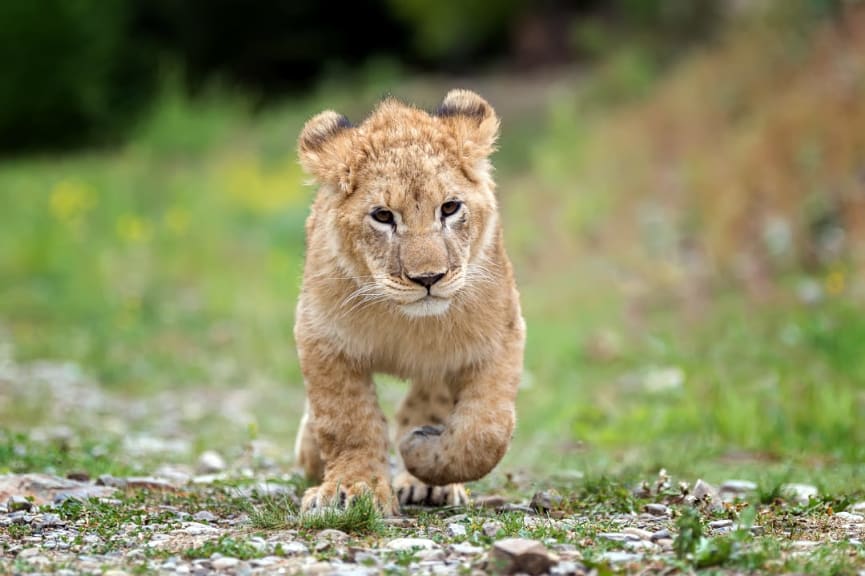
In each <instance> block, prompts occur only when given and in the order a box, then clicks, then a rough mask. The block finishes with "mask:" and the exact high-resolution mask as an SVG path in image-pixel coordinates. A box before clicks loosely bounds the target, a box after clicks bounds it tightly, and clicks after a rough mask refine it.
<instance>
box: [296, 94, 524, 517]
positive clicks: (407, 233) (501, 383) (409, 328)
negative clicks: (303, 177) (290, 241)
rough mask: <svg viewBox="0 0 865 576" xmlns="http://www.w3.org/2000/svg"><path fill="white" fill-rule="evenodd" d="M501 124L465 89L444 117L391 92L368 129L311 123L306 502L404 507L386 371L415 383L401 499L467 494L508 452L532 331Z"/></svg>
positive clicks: (301, 319)
mask: <svg viewBox="0 0 865 576" xmlns="http://www.w3.org/2000/svg"><path fill="white" fill-rule="evenodd" d="M498 126H499V120H498V118H497V117H496V114H495V112H494V111H493V109H492V107H491V106H490V105H489V104H488V103H487V102H485V101H484V100H483V99H482V98H480V97H479V96H478V95H476V94H474V93H472V92H468V91H465V90H454V91H451V92H450V93H449V94H448V95H447V96H446V97H445V99H444V101H443V102H442V105H441V107H440V109H439V111H438V112H437V113H434V114H429V113H426V112H424V111H422V110H419V109H416V108H413V107H410V106H407V105H405V104H403V103H400V102H397V101H395V100H390V99H389V100H385V101H383V102H382V103H381V104H379V106H378V107H377V109H376V110H375V111H374V112H373V113H372V115H371V116H370V117H369V118H368V119H367V120H366V121H364V122H363V123H362V124H360V125H359V126H357V127H353V126H351V125H349V124H348V121H347V120H346V119H345V118H344V117H342V116H340V115H339V114H337V113H335V112H331V111H328V112H323V113H321V114H319V115H318V116H316V117H314V118H312V119H311V120H310V121H309V122H308V123H307V124H306V126H305V127H304V129H303V132H302V133H301V135H300V140H299V146H298V148H299V155H300V161H301V164H302V165H303V167H304V169H305V170H306V171H307V172H308V173H309V174H310V175H311V176H312V177H313V179H314V181H315V182H316V183H317V184H318V185H319V192H318V195H317V197H316V199H315V202H314V204H313V207H312V212H311V214H310V216H309V219H308V220H307V256H306V265H305V269H304V277H303V288H302V290H301V296H300V300H299V302H298V307H297V323H296V325H295V339H296V341H297V347H298V356H299V359H300V365H301V369H302V371H303V375H304V378H305V381H306V390H307V400H308V402H307V408H306V414H305V415H304V419H303V422H302V424H301V430H300V432H299V435H298V442H297V456H298V461H299V462H300V464H301V465H302V466H303V467H304V469H305V471H306V473H307V475H308V476H310V477H311V478H315V479H318V480H321V485H320V486H317V487H315V488H311V489H310V490H309V491H308V492H307V494H306V495H305V496H304V507H305V508H311V507H317V506H325V505H330V504H334V503H339V502H341V501H348V500H350V499H351V498H353V497H354V496H356V495H358V494H360V493H362V492H364V491H372V492H373V494H374V497H375V499H376V502H377V503H378V505H379V506H380V507H381V508H382V510H384V511H385V512H387V513H394V512H396V510H397V509H398V506H397V498H395V497H394V495H393V492H392V491H391V487H390V481H389V467H388V463H387V451H388V437H387V423H386V421H385V418H384V416H383V415H382V413H381V410H380V409H379V406H378V399H377V397H376V391H375V386H374V383H373V380H372V374H373V373H375V372H381V373H388V374H393V375H395V376H397V377H400V378H404V379H408V380H411V382H412V387H411V391H410V392H409V395H408V397H407V398H406V400H405V402H404V403H403V405H402V406H401V408H400V410H399V413H398V416H397V441H398V445H399V451H400V454H401V457H402V461H403V464H404V467H405V470H407V472H402V473H400V474H399V475H398V477H397V479H396V482H395V487H396V489H397V495H398V499H399V501H400V502H402V503H403V504H415V503H432V504H442V503H461V502H464V501H465V492H464V490H463V489H462V487H461V486H459V485H458V484H459V483H461V482H466V481H470V480H476V479H478V478H481V477H483V476H485V475H486V474H487V473H489V472H490V470H492V469H493V467H494V466H495V465H496V464H497V463H498V462H499V461H500V460H501V458H502V456H504V454H505V451H506V450H507V448H508V445H509V443H510V439H511V435H512V433H513V429H514V424H515V413H514V401H515V397H516V391H517V385H518V383H519V380H520V376H521V372H522V361H523V360H522V359H523V344H524V339H525V325H524V322H523V319H522V316H521V312H520V305H519V295H518V293H517V289H516V286H515V282H514V278H513V273H512V270H511V265H510V262H509V261H508V258H507V255H506V254H505V250H504V244H503V241H502V233H501V228H500V226H499V223H498V213H497V207H496V199H495V194H494V184H493V181H492V177H491V174H490V170H491V168H490V164H489V160H488V158H489V155H490V154H491V153H492V151H493V150H494V146H495V140H496V137H497V135H498ZM453 201H459V202H461V203H462V204H461V206H460V207H459V208H458V210H457V212H456V213H455V214H453V215H452V216H445V215H443V213H442V205H443V204H444V203H446V202H453ZM450 206H452V205H450ZM375 209H384V210H389V211H391V213H392V214H393V215H394V216H393V218H394V222H393V224H387V223H385V224H383V223H381V222H378V221H376V220H375V219H374V218H373V217H372V215H371V214H372V213H373V212H374V211H375ZM439 274H443V276H442V277H441V279H440V280H438V281H437V282H436V283H434V284H432V286H430V287H429V288H427V287H425V286H423V285H422V284H420V283H418V280H417V278H418V277H422V276H429V275H439ZM412 277H414V278H416V280H415V281H412V280H411V278H412ZM427 485H429V486H427ZM430 486H435V487H444V488H431V487H430Z"/></svg>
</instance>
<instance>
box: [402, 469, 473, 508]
mask: <svg viewBox="0 0 865 576" xmlns="http://www.w3.org/2000/svg"><path fill="white" fill-rule="evenodd" d="M393 490H394V492H395V493H396V497H397V499H398V500H399V503H400V505H401V506H464V505H466V504H468V503H469V495H468V492H466V489H465V488H464V487H463V485H462V484H448V485H447V486H429V485H428V484H424V483H423V482H421V481H420V480H418V479H417V478H415V477H414V476H412V475H411V474H409V473H408V472H400V473H399V474H398V475H397V477H396V478H395V479H394V481H393Z"/></svg>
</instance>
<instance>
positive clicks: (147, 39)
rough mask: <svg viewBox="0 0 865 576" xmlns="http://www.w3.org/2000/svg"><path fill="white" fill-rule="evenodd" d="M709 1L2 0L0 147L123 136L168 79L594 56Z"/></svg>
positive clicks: (664, 27) (263, 83)
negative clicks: (336, 1)
mask: <svg viewBox="0 0 865 576" xmlns="http://www.w3.org/2000/svg"><path fill="white" fill-rule="evenodd" d="M720 5H721V2H720V0H707V1H706V2H701V3H699V5H697V4H694V3H690V2H683V1H681V0H615V1H613V2H599V1H581V2H578V1H566V0H552V1H549V2H543V3H532V2H528V1H527V0H504V1H498V0H468V1H463V2H457V1H454V0H446V1H435V2H434V1H431V0H376V1H372V2H365V3H347V4H344V5H341V6H340V7H339V8H338V9H336V8H334V7H333V6H330V5H329V4H326V3H320V2H313V1H287V0H262V1H260V2H254V3H240V2H237V1H236V0H210V1H204V0H189V1H185V2H178V1H176V0H104V1H98V0H68V1H62V0H6V1H4V2H2V3H0V23H2V24H0V69H2V70H3V76H4V78H3V82H2V83H0V150H6V151H20V150H22V149H27V148H33V147H43V148H46V147H47V148H59V147H64V146H68V145H76V144H82V143H92V142H97V143H104V142H110V141H114V140H116V139H117V138H120V137H124V136H125V135H126V134H127V129H128V128H129V127H130V126H132V125H133V124H134V121H135V120H136V119H137V118H138V114H139V112H141V110H142V108H143V107H144V106H146V105H148V104H152V102H153V101H154V97H155V96H156V95H157V93H158V92H159V90H160V89H161V86H160V85H161V84H162V83H164V82H166V81H171V80H172V79H177V78H179V77H182V78H183V79H184V86H185V88H188V89H190V90H191V91H192V92H193V93H199V92H201V91H206V90H207V89H208V87H209V86H211V85H212V84H213V83H215V82H216V83H222V84H227V85H229V86H231V87H232V88H234V87H237V88H238V89H239V90H240V91H243V92H245V93H246V94H247V95H248V96H251V97H252V99H253V100H254V101H256V102H262V101H269V100H272V99H273V98H274V97H276V96H281V95H284V94H286V93H287V92H297V91H305V90H308V89H309V87H310V86H311V85H314V84H315V83H316V82H317V81H320V80H321V78H322V77H326V76H328V75H330V76H334V75H337V76H344V75H345V74H346V70H356V69H358V68H359V67H360V68H362V67H363V65H364V63H366V62H368V61H370V60H381V59H382V58H385V59H390V60H393V61H396V62H398V63H399V64H400V65H401V66H403V67H406V68H407V69H409V70H412V69H418V68H420V69H425V70H429V69H433V70H456V69H458V70H462V71H465V70H477V69H479V68H481V67H484V66H486V65H489V64H490V63H492V62H495V61H501V60H504V61H505V62H523V63H524V64H525V63H528V64H529V65H531V66H537V65H540V66H542V65H544V64H546V63H549V62H562V61H567V60H569V59H572V58H574V57H578V58H596V57H600V56H602V55H603V54H602V52H604V51H605V50H606V49H607V48H612V47H614V46H618V45H619V44H620V43H621V42H620V39H621V38H622V37H625V36H629V37H632V38H640V37H642V38H644V39H647V42H646V43H647V44H661V43H663V44H672V45H674V46H678V45H679V42H680V40H682V39H684V38H692V37H694V36H700V35H702V34H703V33H704V32H705V31H707V30H709V29H711V28H712V27H714V25H715V23H717V21H718V20H719V17H720V15H721V14H720V10H719V8H718V7H719V6H720ZM539 46H540V47H539ZM171 71H173V72H171ZM178 71H179V74H178V73H177V72H178Z"/></svg>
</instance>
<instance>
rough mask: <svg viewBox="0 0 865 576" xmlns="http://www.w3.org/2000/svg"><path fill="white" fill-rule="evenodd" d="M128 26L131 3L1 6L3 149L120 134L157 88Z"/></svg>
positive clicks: (62, 1) (55, 1)
mask: <svg viewBox="0 0 865 576" xmlns="http://www.w3.org/2000/svg"><path fill="white" fill-rule="evenodd" d="M129 19H130V3H129V2H128V1H127V0H104V1H99V2H94V1H93V0H39V1H32V0H4V1H3V2H0V70H2V71H3V72H2V75H3V79H2V81H0V147H3V148H7V149H9V148H12V149H21V148H27V147H31V146H35V145H40V146H48V147H58V146H63V145H67V144H70V143H78V142H82V141H87V140H90V139H92V138H94V137H97V136H107V135H111V134H116V133H117V130H118V129H119V128H120V127H121V126H122V124H123V122H124V121H125V119H127V118H129V117H130V116H131V115H133V114H134V113H135V112H136V111H138V110H139V109H140V108H141V106H142V105H143V104H144V103H145V102H147V101H148V99H149V97H150V95H151V94H152V90H153V88H154V81H155V76H154V72H155V67H154V65H153V64H154V63H153V62H152V61H151V60H150V59H149V58H148V55H147V51H146V47H145V45H144V44H143V43H140V42H138V41H137V40H135V39H132V38H130V37H129V36H128V35H127V32H128V29H129V26H128V25H129Z"/></svg>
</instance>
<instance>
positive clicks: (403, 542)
mask: <svg viewBox="0 0 865 576" xmlns="http://www.w3.org/2000/svg"><path fill="white" fill-rule="evenodd" d="M385 547H386V548H387V549H389V550H431V549H433V548H438V547H439V545H438V544H436V543H435V542H433V541H432V540H429V539H427V538H396V539H394V540H391V541H390V542H388V543H387V545H386V546H385Z"/></svg>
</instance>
